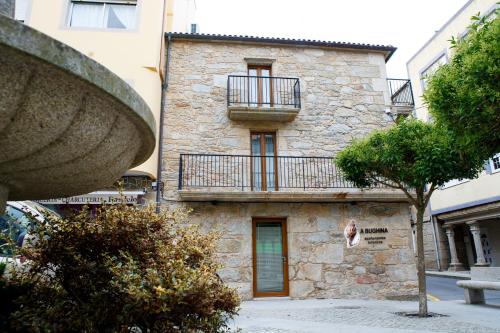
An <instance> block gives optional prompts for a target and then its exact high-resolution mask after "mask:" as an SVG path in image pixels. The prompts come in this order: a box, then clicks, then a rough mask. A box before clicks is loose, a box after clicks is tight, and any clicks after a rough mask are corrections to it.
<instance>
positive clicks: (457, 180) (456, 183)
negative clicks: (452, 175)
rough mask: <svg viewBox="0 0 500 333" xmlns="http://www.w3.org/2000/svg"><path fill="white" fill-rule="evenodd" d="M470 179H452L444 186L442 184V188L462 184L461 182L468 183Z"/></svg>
mask: <svg viewBox="0 0 500 333" xmlns="http://www.w3.org/2000/svg"><path fill="white" fill-rule="evenodd" d="M468 181H469V179H452V180H450V181H448V182H446V183H444V184H443V186H441V189H446V188H449V187H453V186H456V185H460V184H463V183H466V182H468Z"/></svg>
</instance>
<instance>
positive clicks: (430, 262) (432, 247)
mask: <svg viewBox="0 0 500 333" xmlns="http://www.w3.org/2000/svg"><path fill="white" fill-rule="evenodd" d="M433 228H434V226H433V224H432V221H429V220H427V221H424V255H425V268H426V269H427V270H434V271H436V270H438V264H437V256H436V244H435V241H434V232H433V230H432V229H433Z"/></svg>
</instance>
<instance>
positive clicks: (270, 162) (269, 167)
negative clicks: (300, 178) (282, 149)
mask: <svg viewBox="0 0 500 333" xmlns="http://www.w3.org/2000/svg"><path fill="white" fill-rule="evenodd" d="M264 138H265V142H264V144H265V149H266V163H265V164H266V184H267V190H268V191H274V190H276V186H275V185H276V174H275V170H274V169H275V164H274V162H275V159H276V152H275V151H274V135H273V134H265V135H264Z"/></svg>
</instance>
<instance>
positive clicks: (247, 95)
mask: <svg viewBox="0 0 500 333" xmlns="http://www.w3.org/2000/svg"><path fill="white" fill-rule="evenodd" d="M227 105H228V106H243V107H245V106H246V107H292V108H300V83H299V79H297V78H288V77H272V76H242V75H230V76H229V77H228V79H227Z"/></svg>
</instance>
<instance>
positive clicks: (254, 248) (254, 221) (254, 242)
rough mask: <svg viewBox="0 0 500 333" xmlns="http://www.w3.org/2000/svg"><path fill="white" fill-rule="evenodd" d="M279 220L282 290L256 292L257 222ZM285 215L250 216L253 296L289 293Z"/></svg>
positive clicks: (285, 294) (275, 295) (273, 295)
mask: <svg viewBox="0 0 500 333" xmlns="http://www.w3.org/2000/svg"><path fill="white" fill-rule="evenodd" d="M259 222H275V223H276V222H279V223H281V244H282V249H283V253H282V255H283V291H282V292H258V291H257V237H256V230H257V223H259ZM286 227H287V218H286V217H252V280H253V281H252V282H253V296H254V297H281V296H289V295H290V287H289V276H288V232H287V228H286Z"/></svg>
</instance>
